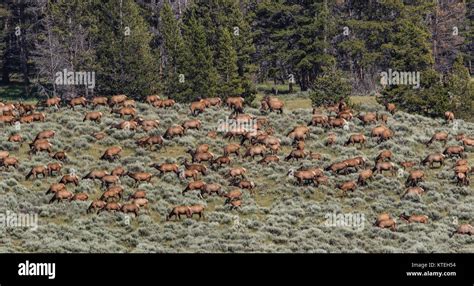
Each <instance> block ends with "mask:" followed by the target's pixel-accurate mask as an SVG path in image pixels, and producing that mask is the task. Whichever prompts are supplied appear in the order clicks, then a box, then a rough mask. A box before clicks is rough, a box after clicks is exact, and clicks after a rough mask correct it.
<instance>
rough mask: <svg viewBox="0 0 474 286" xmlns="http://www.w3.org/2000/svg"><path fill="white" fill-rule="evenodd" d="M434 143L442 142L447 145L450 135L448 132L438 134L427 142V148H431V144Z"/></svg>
mask: <svg viewBox="0 0 474 286" xmlns="http://www.w3.org/2000/svg"><path fill="white" fill-rule="evenodd" d="M434 141H440V142H443V143H444V145H446V142H447V141H448V133H446V132H443V131H441V132H436V133H435V134H434V135H433V136H432V137H431V139H430V140H429V141H428V142H426V146H430V145H431V143H433V142H434Z"/></svg>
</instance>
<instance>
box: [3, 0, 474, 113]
mask: <svg viewBox="0 0 474 286" xmlns="http://www.w3.org/2000/svg"><path fill="white" fill-rule="evenodd" d="M473 11H474V0H464V1H463V0H438V1H435V0H378V1H357V0H314V1H309V0H308V1H305V0H303V1H302V0H272V1H269V0H175V1H169V0H37V1H28V0H8V1H4V2H2V4H0V38H1V39H2V41H1V42H0V69H1V72H0V77H1V81H2V83H3V84H8V83H9V82H16V83H18V82H21V83H22V86H23V87H24V90H25V93H26V94H28V95H34V96H53V95H57V96H63V97H72V96H77V95H86V96H92V95H96V94H101V95H110V94H119V93H123V94H127V95H129V96H132V97H136V98H140V97H144V96H146V95H150V94H155V93H157V94H162V95H163V96H167V97H170V98H173V99H175V100H178V101H182V102H187V101H192V100H196V99H197V98H204V97H213V96H221V97H224V98H225V97H227V96H233V95H241V96H243V97H245V98H247V99H248V101H251V100H252V99H253V98H254V96H255V93H256V88H255V85H256V83H262V82H272V83H273V84H275V85H276V84H284V85H288V90H289V91H290V93H291V92H293V91H294V90H295V87H296V86H297V87H298V90H300V91H302V92H307V93H308V94H309V96H310V97H311V98H312V99H313V102H314V103H318V104H320V103H331V102H334V101H335V100H337V99H339V98H345V97H347V96H348V95H349V94H377V95H380V97H379V98H380V100H381V101H383V102H385V101H391V102H396V103H398V104H399V105H400V107H401V108H404V109H406V110H408V111H413V112H419V113H423V114H427V115H433V116H436V115H439V114H441V113H442V112H444V111H445V110H447V109H450V110H453V111H457V112H458V113H460V114H461V115H464V116H467V115H469V112H470V111H471V110H473V107H474V106H473V104H474V103H473V102H474V95H473V93H474V91H473V84H472V81H471V80H470V74H472V72H473V69H474V68H473V66H472V58H473V52H472V51H473V50H474V46H473V31H472V28H470V27H472V26H473V25H472V21H473V18H474V12H473ZM63 70H68V71H93V72H95V76H96V85H95V87H94V89H91V88H89V87H87V86H80V85H60V84H57V80H56V79H57V73H58V71H63ZM388 71H396V72H407V73H408V72H413V73H416V72H419V73H420V75H421V76H420V83H419V87H418V88H413V86H411V85H407V84H405V85H404V84H395V85H386V86H383V85H381V84H380V83H381V79H380V77H381V73H382V72H388Z"/></svg>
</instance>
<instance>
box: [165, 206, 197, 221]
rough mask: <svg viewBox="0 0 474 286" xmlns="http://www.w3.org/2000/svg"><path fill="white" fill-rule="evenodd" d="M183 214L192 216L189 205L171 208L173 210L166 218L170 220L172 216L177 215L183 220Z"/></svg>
mask: <svg viewBox="0 0 474 286" xmlns="http://www.w3.org/2000/svg"><path fill="white" fill-rule="evenodd" d="M181 215H186V217H188V218H189V217H191V210H190V209H189V207H188V206H175V207H173V209H172V210H171V212H170V213H169V214H168V216H167V217H166V220H167V221H168V220H170V219H171V218H172V217H176V218H177V219H179V220H181Z"/></svg>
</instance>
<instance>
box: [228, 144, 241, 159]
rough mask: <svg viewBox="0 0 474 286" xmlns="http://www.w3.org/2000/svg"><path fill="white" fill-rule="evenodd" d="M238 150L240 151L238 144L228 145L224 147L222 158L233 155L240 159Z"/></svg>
mask: <svg viewBox="0 0 474 286" xmlns="http://www.w3.org/2000/svg"><path fill="white" fill-rule="evenodd" d="M239 150H240V144H236V143H231V144H228V145H226V146H224V156H229V155H230V154H235V155H237V156H239V157H240V154H239Z"/></svg>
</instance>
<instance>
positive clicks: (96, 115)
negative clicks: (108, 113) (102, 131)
mask: <svg viewBox="0 0 474 286" xmlns="http://www.w3.org/2000/svg"><path fill="white" fill-rule="evenodd" d="M102 116H103V114H102V112H99V111H92V112H88V113H87V114H86V116H84V119H83V120H82V121H83V122H84V121H86V120H90V121H94V122H97V123H100V120H101V118H102Z"/></svg>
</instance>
